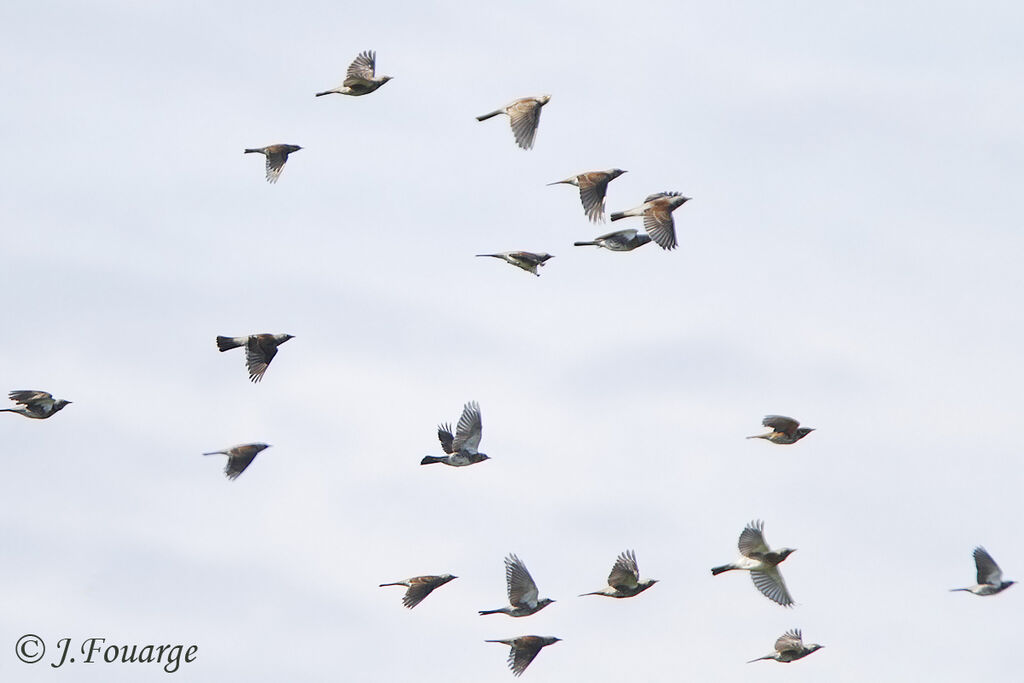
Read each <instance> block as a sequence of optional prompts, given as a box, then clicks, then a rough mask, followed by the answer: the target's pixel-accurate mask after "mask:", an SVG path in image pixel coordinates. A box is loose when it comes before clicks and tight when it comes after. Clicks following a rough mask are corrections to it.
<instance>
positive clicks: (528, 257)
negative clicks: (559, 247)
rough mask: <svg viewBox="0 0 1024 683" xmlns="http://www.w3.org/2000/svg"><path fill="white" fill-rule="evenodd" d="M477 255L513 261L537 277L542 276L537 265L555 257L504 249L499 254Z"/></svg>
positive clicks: (541, 264) (518, 266)
mask: <svg viewBox="0 0 1024 683" xmlns="http://www.w3.org/2000/svg"><path fill="white" fill-rule="evenodd" d="M477 256H478V257H479V256H490V257H492V258H500V259H501V260H502V261H505V262H506V263H511V264H512V265H513V266H515V267H516V268H522V269H523V270H525V271H526V272H528V273H533V274H534V275H536V276H537V277H540V273H538V272H537V267H538V266H543V265H544V263H545V262H546V261H547V260H548V259H553V258H555V257H554V256H552V255H551V254H535V253H534V252H532V251H503V252H501V253H498V254H477Z"/></svg>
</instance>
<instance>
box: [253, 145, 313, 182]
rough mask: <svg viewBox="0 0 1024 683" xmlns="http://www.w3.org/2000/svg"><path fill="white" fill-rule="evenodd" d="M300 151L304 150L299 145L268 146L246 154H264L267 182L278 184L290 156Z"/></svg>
mask: <svg viewBox="0 0 1024 683" xmlns="http://www.w3.org/2000/svg"><path fill="white" fill-rule="evenodd" d="M300 149H302V148H301V147H299V146H298V145H268V146H266V147H254V148H252V149H247V150H245V153H246V154H262V155H264V156H265V157H267V182H268V183H276V182H277V179H278V177H279V176H280V175H281V171H282V170H284V162H286V161H288V155H289V154H291V153H292V152H298V151H299V150H300Z"/></svg>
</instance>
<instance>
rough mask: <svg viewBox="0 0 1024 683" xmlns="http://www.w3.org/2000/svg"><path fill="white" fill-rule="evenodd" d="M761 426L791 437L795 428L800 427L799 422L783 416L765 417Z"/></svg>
mask: <svg viewBox="0 0 1024 683" xmlns="http://www.w3.org/2000/svg"><path fill="white" fill-rule="evenodd" d="M761 424H762V425H764V426H765V427H769V428H771V429H774V430H775V431H777V432H782V433H783V434H788V435H789V436H793V434H794V433H795V432H796V428H797V427H799V426H800V423H799V422H797V421H796V420H794V419H793V418H791V417H786V416H785V415H765V416H764V419H763V420H761Z"/></svg>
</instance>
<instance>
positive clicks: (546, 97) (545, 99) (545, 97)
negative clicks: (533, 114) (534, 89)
mask: <svg viewBox="0 0 1024 683" xmlns="http://www.w3.org/2000/svg"><path fill="white" fill-rule="evenodd" d="M550 101H551V95H541V96H540V97H538V98H537V102H539V103H540V104H541V105H545V104H547V103H548V102H550Z"/></svg>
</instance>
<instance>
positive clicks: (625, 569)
mask: <svg viewBox="0 0 1024 683" xmlns="http://www.w3.org/2000/svg"><path fill="white" fill-rule="evenodd" d="M639 583H640V570H639V569H638V568H637V565H636V555H635V554H634V553H633V551H632V550H627V551H626V552H624V553H622V554H621V555H619V558H618V559H617V560H615V565H614V566H613V567H612V573H611V574H609V575H608V585H609V586H611V587H612V588H614V589H616V590H620V588H636V587H637V584H639Z"/></svg>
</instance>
